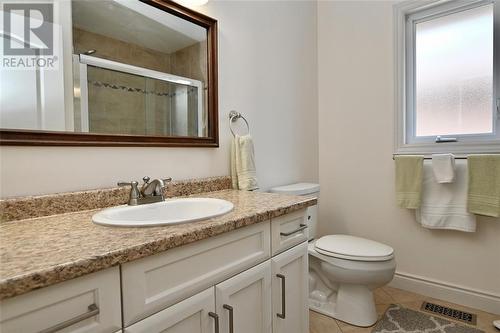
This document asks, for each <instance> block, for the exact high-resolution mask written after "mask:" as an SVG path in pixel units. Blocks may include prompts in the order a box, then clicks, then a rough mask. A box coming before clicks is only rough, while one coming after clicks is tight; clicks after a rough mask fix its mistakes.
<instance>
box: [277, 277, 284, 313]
mask: <svg viewBox="0 0 500 333" xmlns="http://www.w3.org/2000/svg"><path fill="white" fill-rule="evenodd" d="M276 276H277V277H278V278H280V279H281V313H277V316H278V317H279V318H281V319H285V317H286V308H285V306H286V296H285V294H286V282H285V276H284V275H283V274H276Z"/></svg>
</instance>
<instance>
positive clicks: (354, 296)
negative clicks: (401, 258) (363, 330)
mask: <svg viewBox="0 0 500 333" xmlns="http://www.w3.org/2000/svg"><path fill="white" fill-rule="evenodd" d="M343 242H345V243H346V244H352V246H353V247H352V249H350V250H349V249H344V251H343V252H342V253H338V252H336V251H331V252H330V251H325V250H324V248H325V247H328V248H329V249H337V248H338V245H339V243H343ZM360 244H363V245H362V247H361V248H359V247H357V246H359V245H360ZM361 252H362V253H361ZM360 254H362V255H360ZM395 270H396V261H395V259H394V251H393V250H392V248H390V247H389V246H386V245H384V244H381V243H377V242H374V241H371V240H368V239H364V238H359V237H353V236H348V235H328V236H324V237H322V238H320V239H318V240H317V241H312V242H310V243H309V308H310V309H311V310H314V311H316V312H319V313H322V314H325V315H327V316H330V317H333V318H336V319H339V320H342V321H344V322H347V323H349V324H352V325H356V326H362V327H366V326H372V325H373V324H375V323H376V321H377V311H376V308H375V301H374V299H373V293H372V290H374V289H376V288H379V287H382V286H384V285H386V284H387V283H389V282H390V281H391V280H392V278H393V276H394V271H395Z"/></svg>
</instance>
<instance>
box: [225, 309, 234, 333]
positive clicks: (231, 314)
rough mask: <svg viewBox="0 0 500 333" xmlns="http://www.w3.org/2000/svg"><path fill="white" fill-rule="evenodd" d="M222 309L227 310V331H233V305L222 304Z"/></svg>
mask: <svg viewBox="0 0 500 333" xmlns="http://www.w3.org/2000/svg"><path fill="white" fill-rule="evenodd" d="M222 307H223V308H224V309H226V310H227V311H229V333H234V317H233V313H234V311H233V307H232V306H231V305H227V304H224V305H223V306H222Z"/></svg>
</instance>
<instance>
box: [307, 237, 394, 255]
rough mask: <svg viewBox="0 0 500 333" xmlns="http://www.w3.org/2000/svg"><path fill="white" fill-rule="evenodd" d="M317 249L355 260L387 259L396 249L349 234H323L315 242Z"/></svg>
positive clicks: (321, 252) (322, 252)
mask: <svg viewBox="0 0 500 333" xmlns="http://www.w3.org/2000/svg"><path fill="white" fill-rule="evenodd" d="M314 247H315V250H316V251H317V252H318V253H320V254H323V255H325V256H329V257H334V258H339V259H346V260H354V261H387V260H391V259H392V258H394V249H393V248H392V247H390V246H387V245H385V244H382V243H379V242H375V241H372V240H369V239H365V238H361V237H355V236H349V235H328V236H323V237H321V238H320V239H318V240H317V241H316V242H315V246H314Z"/></svg>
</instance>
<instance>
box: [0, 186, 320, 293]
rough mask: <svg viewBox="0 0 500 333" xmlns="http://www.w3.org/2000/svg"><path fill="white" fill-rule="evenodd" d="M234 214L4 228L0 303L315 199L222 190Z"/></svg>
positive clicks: (49, 219)
mask: <svg viewBox="0 0 500 333" xmlns="http://www.w3.org/2000/svg"><path fill="white" fill-rule="evenodd" d="M195 196H197V197H210V198H219V199H225V200H228V201H230V202H232V203H233V204H234V210H233V211H232V212H230V213H228V214H226V215H223V216H219V217H216V218H212V219H208V220H204V221H199V222H194V223H188V224H180V225H173V226H163V227H148V228H117V227H106V226H100V225H96V224H94V223H92V215H93V214H95V213H96V212H97V211H99V210H98V209H93V210H86V211H79V212H73V213H65V214H59V215H52V216H46V217H38V218H31V219H25V220H17V221H10V222H4V223H0V299H4V298H8V297H13V296H17V295H21V294H24V293H26V292H29V291H31V290H35V289H39V288H42V287H47V286H49V285H52V284H55V283H58V282H62V281H66V280H69V279H73V278H76V277H79V276H82V275H85V274H89V273H92V272H96V271H99V270H102V269H105V268H108V267H111V266H116V265H119V264H123V263H126V262H129V261H132V260H135V259H139V258H143V257H146V256H150V255H153V254H157V253H159V252H162V251H165V250H168V249H171V248H174V247H178V246H181V245H185V244H189V243H191V242H195V241H198V240H202V239H206V238H208V237H212V236H215V235H219V234H222V233H224V232H228V231H231V230H234V229H237V228H240V227H244V226H247V225H251V224H254V223H258V222H262V221H265V220H268V219H270V218H273V217H277V216H280V215H284V214H287V213H289V212H292V211H295V210H299V209H302V208H305V207H307V206H311V205H313V204H315V203H316V199H315V198H310V197H299V196H287V195H280V194H272V193H262V192H245V191H237V190H222V191H216V192H207V193H202V194H196V195H195Z"/></svg>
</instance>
